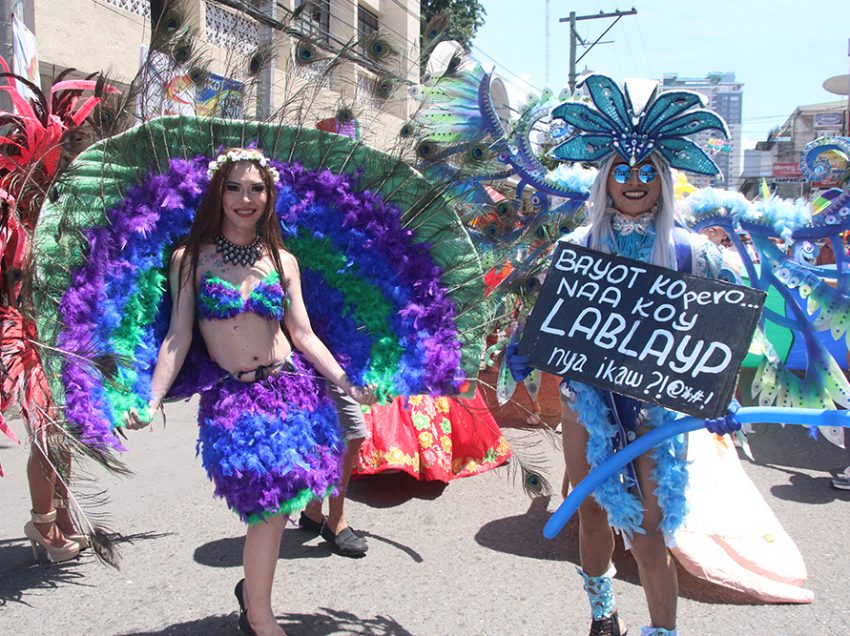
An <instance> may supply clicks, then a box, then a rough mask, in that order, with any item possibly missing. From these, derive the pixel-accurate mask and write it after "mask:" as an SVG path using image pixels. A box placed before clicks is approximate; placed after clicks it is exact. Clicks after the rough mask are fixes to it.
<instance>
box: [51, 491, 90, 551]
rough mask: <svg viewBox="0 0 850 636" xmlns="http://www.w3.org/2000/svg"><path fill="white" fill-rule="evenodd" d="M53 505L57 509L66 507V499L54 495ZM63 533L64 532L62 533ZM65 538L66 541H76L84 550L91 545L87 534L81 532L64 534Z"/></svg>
mask: <svg viewBox="0 0 850 636" xmlns="http://www.w3.org/2000/svg"><path fill="white" fill-rule="evenodd" d="M53 507H54V508H56V509H57V510H58V509H60V508H67V507H68V500H67V499H64V498H62V497H54V499H53ZM63 534H64V533H63ZM65 538H66V539H68V541H76V542H77V543H79V544H80V550H85V549H86V548H88V547H89V546H90V545H91V541H89V536H88V535H87V534H83V533H82V532H74V533H71V534H65Z"/></svg>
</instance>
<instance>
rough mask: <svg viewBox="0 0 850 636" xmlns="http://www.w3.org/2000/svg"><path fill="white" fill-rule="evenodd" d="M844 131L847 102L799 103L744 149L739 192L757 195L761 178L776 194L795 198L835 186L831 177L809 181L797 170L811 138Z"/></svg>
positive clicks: (843, 133) (840, 133) (844, 133)
mask: <svg viewBox="0 0 850 636" xmlns="http://www.w3.org/2000/svg"><path fill="white" fill-rule="evenodd" d="M846 131H847V102H846V101H843V100H841V101H834V102H825V103H821V104H807V105H803V106H798V107H797V108H795V109H794V112H793V113H791V115H789V117H788V119H786V120H785V123H783V124H782V126H780V127H779V128H777V129H776V130H774V131H773V132H771V134H770V135H769V137H768V138H767V139H766V140H765V141H760V142H758V143H757V144H756V147H755V149H753V150H747V151H746V152H745V154H744V170H743V172H742V174H741V180H742V183H741V188H740V189H741V191H742V192H744V194H746V195H747V196H756V195H757V193H758V189H759V187H760V184H761V182H762V181H763V180H764V181H766V182H767V183H768V185H769V186H770V188H771V191H772V192H775V193H776V194H777V195H778V196H780V197H784V198H797V197H808V196H809V195H810V194H811V193H812V191H813V190H822V189H825V188H828V187H832V186H834V185H837V182H833V181H830V180H827V181H824V182H822V183H808V182H807V181H806V180H805V178H803V171H802V170H801V169H800V157H801V155H802V152H803V148H804V147H805V145H806V144H808V143H809V142H810V141H813V140H815V139H817V138H818V137H823V136H835V135H846V134H847V132H846Z"/></svg>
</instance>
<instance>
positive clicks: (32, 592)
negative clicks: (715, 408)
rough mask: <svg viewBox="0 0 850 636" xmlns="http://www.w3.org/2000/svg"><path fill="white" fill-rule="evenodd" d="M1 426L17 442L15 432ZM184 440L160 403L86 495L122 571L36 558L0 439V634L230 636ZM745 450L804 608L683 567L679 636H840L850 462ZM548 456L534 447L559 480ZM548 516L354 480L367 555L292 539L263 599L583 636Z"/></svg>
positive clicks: (339, 622)
mask: <svg viewBox="0 0 850 636" xmlns="http://www.w3.org/2000/svg"><path fill="white" fill-rule="evenodd" d="M13 427H15V429H16V430H17V431H18V432H21V427H20V422H17V423H14V424H13ZM506 432H507V434H508V436H509V437H511V438H513V439H516V438H517V435H518V433H521V432H518V431H516V430H511V429H508V430H507V431H506ZM194 439H195V425H194V405H193V404H179V405H173V406H170V407H169V408H168V425H167V427H166V429H165V430H163V429H162V426H161V424H158V425H157V427H156V429H155V430H154V431H153V432H147V431H145V432H137V433H135V434H133V435H132V436H131V438H130V440H129V442H128V445H129V447H130V449H131V452H129V453H128V454H127V455H126V461H127V464H128V465H129V467H130V468H132V470H133V471H134V473H135V474H134V476H132V477H130V478H125V479H121V478H114V477H104V476H102V475H97V476H96V477H97V483H96V484H92V485H91V486H92V488H93V487H94V486H97V487H98V488H106V489H108V493H109V498H110V501H109V503H108V504H107V505H105V506H104V507H102V508H101V509H100V510H99V511H100V512H102V513H104V514H107V515H108V525H109V526H110V527H111V528H112V529H113V530H116V531H120V532H121V533H122V534H123V535H124V536H125V539H124V540H123V541H122V542H121V545H120V550H121V554H122V566H121V569H120V570H114V569H112V568H109V567H107V566H104V565H101V564H100V563H98V562H97V560H96V559H94V558H93V557H92V556H90V555H86V556H85V557H83V558H81V560H80V561H77V562H72V563H70V564H65V565H44V564H42V565H39V564H35V563H34V562H33V560H32V554H31V552H30V547H29V545H28V543H26V542H25V541H24V538H23V526H24V523H25V522H26V521H27V513H28V510H29V503H28V496H27V491H26V478H25V460H26V456H25V452H24V449H23V448H19V447H15V446H12V445H10V444H9V443H8V441H7V440H5V438H4V439H3V440H2V441H0V461H2V464H3V467H4V469H5V470H6V473H7V476H6V477H5V478H3V479H2V480H0V510H3V515H2V520H0V634H2V635H7V634H25V635H30V634H47V635H54V634H55V635H57V636H58V635H67V636H74V635H84V634H85V635H88V634H148V635H153V634H203V635H204V636H215V635H218V634H234V633H237V627H236V618H237V616H236V612H235V610H236V600H235V598H234V597H233V592H232V591H233V586H234V584H235V583H236V582H237V581H238V580H239V579H240V578H241V576H242V575H241V567H240V562H241V550H242V543H243V527H242V525H241V524H240V523H239V521H238V520H237V519H236V517H235V516H234V515H232V514H231V513H230V512H229V511H228V510H227V509H226V508H225V506H224V505H222V503H221V501H217V500H215V501H214V500H213V499H212V497H211V493H212V487H211V484H210V483H209V482H207V480H206V477H205V476H204V474H203V471H202V469H201V467H200V462H199V460H197V459H195V457H194ZM751 443H752V447H753V451H754V453H755V455H756V458H757V460H758V464H757V465H753V464H749V463H747V466H746V469H747V472H748V473H749V474H750V476H751V477H752V479H753V480H754V481H755V483H756V485H757V486H758V488H759V490H760V491H761V493H762V494H763V495H764V496H765V497H766V498H767V499H768V501H769V502H770V504H771V505H772V507H773V509H774V511H775V512H776V514H777V516H778V517H779V518H780V519H781V520H782V522H783V524H784V525H785V528H786V529H787V530H788V532H789V533H790V534H791V536H792V537H793V538H794V539H795V540H796V541H797V544H798V545H799V547H800V549H801V551H802V553H803V555H804V557H805V560H806V564H807V567H808V571H809V587H810V588H811V589H812V590H813V591H814V594H815V601H814V603H813V604H811V605H802V606H801V605H778V606H777V605H773V606H767V605H753V604H751V603H750V602H748V601H747V599H745V598H743V597H742V596H741V595H739V594H737V593H734V592H732V591H728V590H724V589H721V588H717V587H713V586H711V585H709V584H706V583H703V582H701V581H699V580H697V579H695V578H693V577H691V576H689V575H687V574H685V573H682V575H681V595H682V600H681V602H680V610H679V616H680V620H679V623H680V628H681V633H682V634H683V635H703V636H725V635H730V634H744V635H748V636H749V635H755V636H760V635H765V636H767V635H770V636H803V635H806V636H820V635H824V636H825V635H827V634H842V633H848V631H850V574H848V571H850V568H848V563H850V556H848V555H850V535H848V533H847V529H848V527H850V526H848V519H850V492H842V491H838V490H834V489H832V488H831V487H830V485H829V477H830V475H829V473H830V471H835V470H840V469H843V468H844V466H845V465H847V464H850V452H848V451H842V450H841V449H838V448H835V447H833V446H831V445H829V444H828V443H826V442H824V441H819V442H815V441H813V440H810V439H809V438H807V436H806V432H805V431H803V430H801V429H799V428H795V427H788V428H786V429H780V428H779V427H775V426H774V427H768V426H763V427H759V428H758V429H757V433H756V434H755V435H753V436H752V437H751ZM559 453H560V451H559V450H558V449H555V448H550V449H546V455H547V457H548V459H549V460H550V462H551V464H552V466H553V469H554V471H555V474H556V476H557V477H558V478H559V476H560V470H561V460H560V455H559ZM92 488H89V489H90V490H91V489H92ZM732 494H733V493H730V496H732ZM558 503H559V498H558V500H557V501H556V500H554V499H553V500H552V501H551V502H549V504H548V505H549V508H550V509H554V507H555V506H556V505H557V504H558ZM546 508H547V504H546V502H545V501H544V500H535V501H531V500H529V499H527V498H526V497H525V495H524V494H523V492H522V488H521V487H520V485H519V484H518V483H517V482H516V481H515V480H513V479H512V478H511V475H510V473H509V472H508V471H505V470H502V471H496V472H491V473H488V474H485V475H482V476H478V477H474V478H470V479H463V480H460V481H457V482H454V483H452V484H450V485H449V486H447V487H445V488H444V487H442V486H441V485H438V484H433V483H424V484H423V483H416V482H414V481H413V480H411V479H410V478H408V477H406V476H402V475H389V476H383V475H382V476H378V477H374V478H370V479H368V480H363V481H358V482H356V483H354V484H353V486H352V489H351V501H350V504H349V508H348V510H349V518H350V520H351V521H352V524H353V525H354V526H355V527H356V528H359V529H362V530H363V531H365V533H366V535H367V537H368V540H369V544H370V552H369V554H368V556H367V557H366V558H364V559H360V560H351V559H345V558H342V557H339V556H335V555H333V554H331V552H330V550H329V549H328V547H327V545H326V544H325V543H324V542H322V541H321V539H306V538H305V537H304V535H303V534H302V533H301V532H299V531H298V530H294V529H292V530H287V532H286V533H285V534H284V538H283V547H282V549H281V553H280V563H279V564H278V572H277V578H276V587H275V591H274V606H275V608H276V610H277V611H278V612H279V615H278V616H279V619H280V621H281V624H283V625H284V627H285V628H286V629H287V631H288V632H289V633H290V634H292V635H293V636H306V635H326V634H328V635H329V634H375V635H385V634H395V635H408V634H413V635H416V636H442V635H448V634H463V635H485V634H523V635H524V634H528V635H536V634H547V635H548V634H565V635H570V636H572V635H579V636H583V635H584V634H586V633H587V623H588V618H587V616H588V612H587V609H586V600H585V598H584V593H583V592H582V590H581V586H580V582H579V579H578V577H577V575H576V574H575V572H574V568H573V565H574V564H575V563H577V561H578V553H577V544H576V539H575V536H576V526H575V522H574V521H573V522H571V523H570V525H569V526H568V527H567V528H566V530H565V532H564V533H562V535H561V536H560V537H559V538H558V539H557V540H554V541H547V540H545V539H544V538H543V537H542V534H541V529H542V527H543V525H544V523H545V521H546V518H547V510H546ZM615 561H616V565H617V567H618V569H619V575H618V581H617V583H616V588H617V591H618V600H619V606H620V609H621V615H622V616H623V617H624V618H625V620H626V621H628V623H629V624H630V625H631V628H632V629H631V631H630V633H631V634H633V635H634V636H636V635H637V634H639V629H640V625H641V624H644V623H645V621H646V610H645V606H644V600H643V594H642V591H641V589H640V587H639V586H638V583H637V573H636V568H635V566H634V564H633V562H632V561H631V560H630V558H629V557H628V556H627V555H626V554H625V553H623V552H622V550H619V551H618V554H617V556H616V559H615Z"/></svg>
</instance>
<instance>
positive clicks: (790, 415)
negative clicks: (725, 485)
mask: <svg viewBox="0 0 850 636" xmlns="http://www.w3.org/2000/svg"><path fill="white" fill-rule="evenodd" d="M735 418H736V419H737V420H738V421H739V422H740V423H741V424H755V423H764V424H803V425H807V426H812V425H814V426H842V427H844V428H850V411H846V410H822V409H799V408H780V407H758V406H750V407H744V408H741V409H739V410H738V412H737V413H736V414H735ZM704 425H705V420H702V419H699V418H696V417H683V418H680V419H678V420H676V421H675V422H670V423H669V424H665V425H664V426H659V427H658V428H655V429H653V430H652V431H650V432H649V433H647V434H646V435H642V436H640V437H638V438H637V439H636V440H635V441H634V442H631V443H630V444H628V445H627V446H626V447H625V448H623V449H621V450H620V451H618V452H617V453H615V454H614V455H612V456H611V457H609V458H608V459H606V460H605V461H604V462H602V463H601V464H599V466H597V467H596V468H594V469H593V470H592V471H590V473H588V475H587V477H585V478H584V479H582V480H581V482H579V483H578V485H576V487H575V488H573V489H572V491H571V492H570V494H569V496H568V497H567V498H566V499H565V500H564V502H563V503H562V504H561V505H560V506H559V507H558V509H557V510H556V511H555V512H554V514H553V515H552V516H551V517H550V519H549V522H548V523H547V524H546V526H545V527H544V528H543V536H545V537H546V538H547V539H554V538H555V537H557V536H558V533H559V532H561V530H562V529H563V527H564V526H565V525H567V522H568V521H569V520H570V518H571V517H572V516H573V514H575V512H576V510H578V507H579V506H580V505H581V502H582V501H584V499H585V497H587V496H588V495H589V494H591V493H592V492H593V491H594V490H596V488H597V487H598V486H599V485H600V484H601V483H602V482H603V481H605V480H606V479H608V477H610V476H611V475H614V474H616V473H617V472H619V471H620V470H622V468H623V467H624V466H625V465H626V464H628V463H629V462H631V461H634V460H635V459H636V458H637V457H639V456H640V455H642V454H643V453H645V452H647V451H648V450H650V449H652V448H653V447H654V446H656V445H658V444H660V443H661V442H663V441H664V440H665V439H667V438H668V437H673V436H674V435H681V434H682V433H689V432H690V431H695V430H697V429H700V428H702V427H703V426H704Z"/></svg>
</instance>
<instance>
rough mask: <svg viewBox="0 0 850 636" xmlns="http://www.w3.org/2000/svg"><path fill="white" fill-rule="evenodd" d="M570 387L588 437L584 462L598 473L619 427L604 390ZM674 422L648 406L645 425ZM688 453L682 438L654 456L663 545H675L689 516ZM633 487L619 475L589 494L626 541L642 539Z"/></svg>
mask: <svg viewBox="0 0 850 636" xmlns="http://www.w3.org/2000/svg"><path fill="white" fill-rule="evenodd" d="M570 384H571V386H572V388H573V390H574V391H575V394H576V400H575V402H574V403H572V404H571V408H572V410H573V411H574V412H575V413H576V414H577V415H578V419H579V422H580V423H581V424H582V426H584V428H585V429H586V430H587V432H588V435H589V437H588V440H587V449H586V454H585V457H586V459H587V463H588V464H590V467H591V469H592V468H596V467H597V466H599V465H600V464H601V463H602V462H604V461H605V460H606V459H608V458H609V457H611V456H612V455H613V454H614V452H615V448H614V440H615V438H616V434H617V426H616V424H614V423H613V421H612V419H611V412H610V409H609V408H608V405H607V404H606V402H605V399H604V398H603V394H602V391H600V390H599V389H595V388H593V387H591V386H588V385H586V384H583V383H581V382H571V383H570ZM675 418H676V414H675V413H673V412H672V411H668V410H667V409H664V408H662V407H660V406H650V407H649V419H648V421H647V424H648V425H649V426H651V427H652V428H657V427H659V426H661V425H663V424H667V423H669V422H671V421H672V420H674V419H675ZM686 450H687V445H686V442H685V437H684V436H683V435H680V436H677V437H673V438H670V439H668V440H666V441H664V442H663V443H662V444H660V445H659V446H656V447H655V449H654V450H653V451H652V458H653V460H654V461H655V469H654V470H653V472H652V480H653V482H654V483H655V491H654V493H655V496H656V497H657V498H658V504H659V505H660V506H661V510H662V512H663V513H664V517H663V520H662V523H661V529H662V531H663V533H664V539H665V541H666V542H667V545H672V544H673V533H674V532H675V531H676V529H677V528H678V527H679V526H680V525H681V524H682V521H683V520H684V518H685V514H686V513H687V500H686V497H685V489H686V488H687V485H688V470H687V461H686V460H685V457H686ZM635 486H636V484H635V481H634V479H633V478H632V477H631V476H630V475H629V474H628V473H626V472H621V473H618V474H615V475H612V476H611V477H609V478H608V479H607V480H605V481H604V482H603V483H602V484H601V485H600V486H599V487H598V488H597V489H596V490H595V491H594V492H593V496H594V497H595V498H596V501H597V502H599V505H600V506H602V508H603V509H604V510H605V512H606V513H607V514H608V523H610V524H611V526H612V527H613V528H614V529H615V530H617V531H618V532H622V533H624V534H625V535H627V536H631V535H632V534H633V533H635V532H637V533H638V534H644V529H643V528H642V527H641V524H642V523H643V512H644V508H643V504H642V503H641V502H640V500H639V499H638V497H636V496H635V495H634V494H633V493H632V492H631V490H632V489H633V488H634V487H635Z"/></svg>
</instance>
